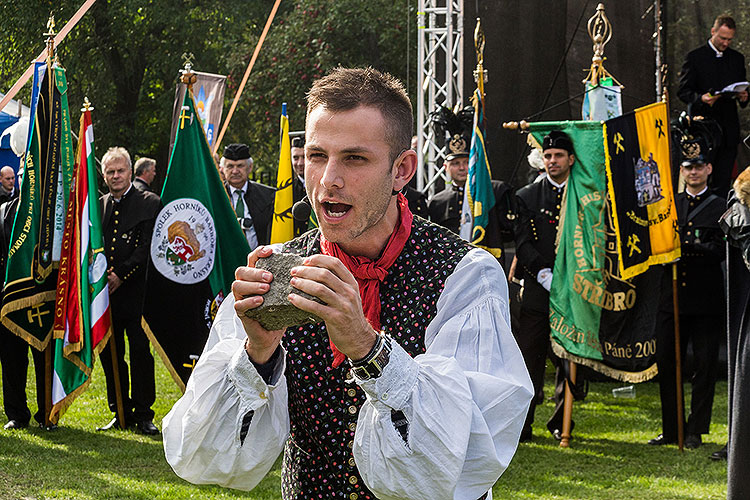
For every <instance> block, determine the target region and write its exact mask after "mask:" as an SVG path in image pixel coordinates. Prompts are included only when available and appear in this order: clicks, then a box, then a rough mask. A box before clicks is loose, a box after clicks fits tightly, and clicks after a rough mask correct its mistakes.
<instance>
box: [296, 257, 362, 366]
mask: <svg viewBox="0 0 750 500" xmlns="http://www.w3.org/2000/svg"><path fill="white" fill-rule="evenodd" d="M292 286H293V287H295V288H297V289H299V290H301V291H303V292H306V293H309V294H310V295H313V296H315V297H317V298H319V299H320V300H322V301H323V302H324V304H319V303H318V302H315V301H312V300H309V299H306V298H304V297H302V296H300V295H297V294H294V293H292V294H289V301H290V302H291V303H292V304H293V305H295V306H297V307H298V308H300V309H302V310H303V311H307V312H310V313H313V314H315V315H317V316H318V317H320V318H323V320H324V321H325V323H326V329H327V330H328V336H329V337H330V339H331V340H332V341H333V343H334V344H335V345H336V347H337V348H338V350H339V351H341V352H342V353H343V354H344V355H346V356H347V357H348V358H349V359H353V360H359V359H362V358H364V357H365V356H367V354H368V353H369V352H370V349H372V346H373V345H375V340H376V335H377V334H376V332H375V330H374V329H373V328H372V326H370V324H369V323H368V322H367V319H365V315H364V313H363V312H362V300H361V299H360V297H359V285H358V284H357V280H356V279H355V278H354V276H353V275H352V273H350V272H349V270H348V269H347V268H346V266H344V264H343V263H342V262H341V261H340V260H339V259H337V258H335V257H330V256H328V255H312V256H310V257H307V258H306V259H305V260H304V262H303V265H302V266H297V267H294V268H292Z"/></svg>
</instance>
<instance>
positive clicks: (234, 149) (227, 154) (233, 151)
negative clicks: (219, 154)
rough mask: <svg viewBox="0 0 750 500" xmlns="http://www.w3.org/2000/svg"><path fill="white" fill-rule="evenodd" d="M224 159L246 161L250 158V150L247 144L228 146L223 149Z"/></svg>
mask: <svg viewBox="0 0 750 500" xmlns="http://www.w3.org/2000/svg"><path fill="white" fill-rule="evenodd" d="M223 156H224V158H226V159H227V160H232V161H237V160H247V159H248V158H250V148H248V147H247V144H230V145H229V146H227V147H225V148H224V155H223Z"/></svg>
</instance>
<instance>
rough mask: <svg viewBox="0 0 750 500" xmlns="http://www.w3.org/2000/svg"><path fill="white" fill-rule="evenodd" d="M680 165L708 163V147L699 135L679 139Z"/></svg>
mask: <svg viewBox="0 0 750 500" xmlns="http://www.w3.org/2000/svg"><path fill="white" fill-rule="evenodd" d="M680 152H681V153H682V163H680V165H682V166H688V165H703V164H705V163H708V148H707V147H706V144H705V141H703V139H702V138H701V137H686V138H685V139H684V140H682V141H680Z"/></svg>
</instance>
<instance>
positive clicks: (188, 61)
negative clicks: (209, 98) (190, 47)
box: [180, 52, 198, 92]
mask: <svg viewBox="0 0 750 500" xmlns="http://www.w3.org/2000/svg"><path fill="white" fill-rule="evenodd" d="M194 57H195V56H193V53H192V52H188V53H183V54H182V60H183V61H185V66H184V67H183V69H181V70H180V74H181V75H182V76H180V81H181V82H182V83H184V84H185V85H187V88H188V90H189V91H190V92H192V91H193V84H194V83H195V82H197V81H198V77H197V76H195V73H193V58H194Z"/></svg>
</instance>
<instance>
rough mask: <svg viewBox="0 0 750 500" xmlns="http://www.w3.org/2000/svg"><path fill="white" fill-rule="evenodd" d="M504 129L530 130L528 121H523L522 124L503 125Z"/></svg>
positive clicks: (507, 123)
mask: <svg viewBox="0 0 750 500" xmlns="http://www.w3.org/2000/svg"><path fill="white" fill-rule="evenodd" d="M503 128H504V129H506V130H520V131H526V130H529V122H527V121H526V120H521V121H520V122H505V123H503Z"/></svg>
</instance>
